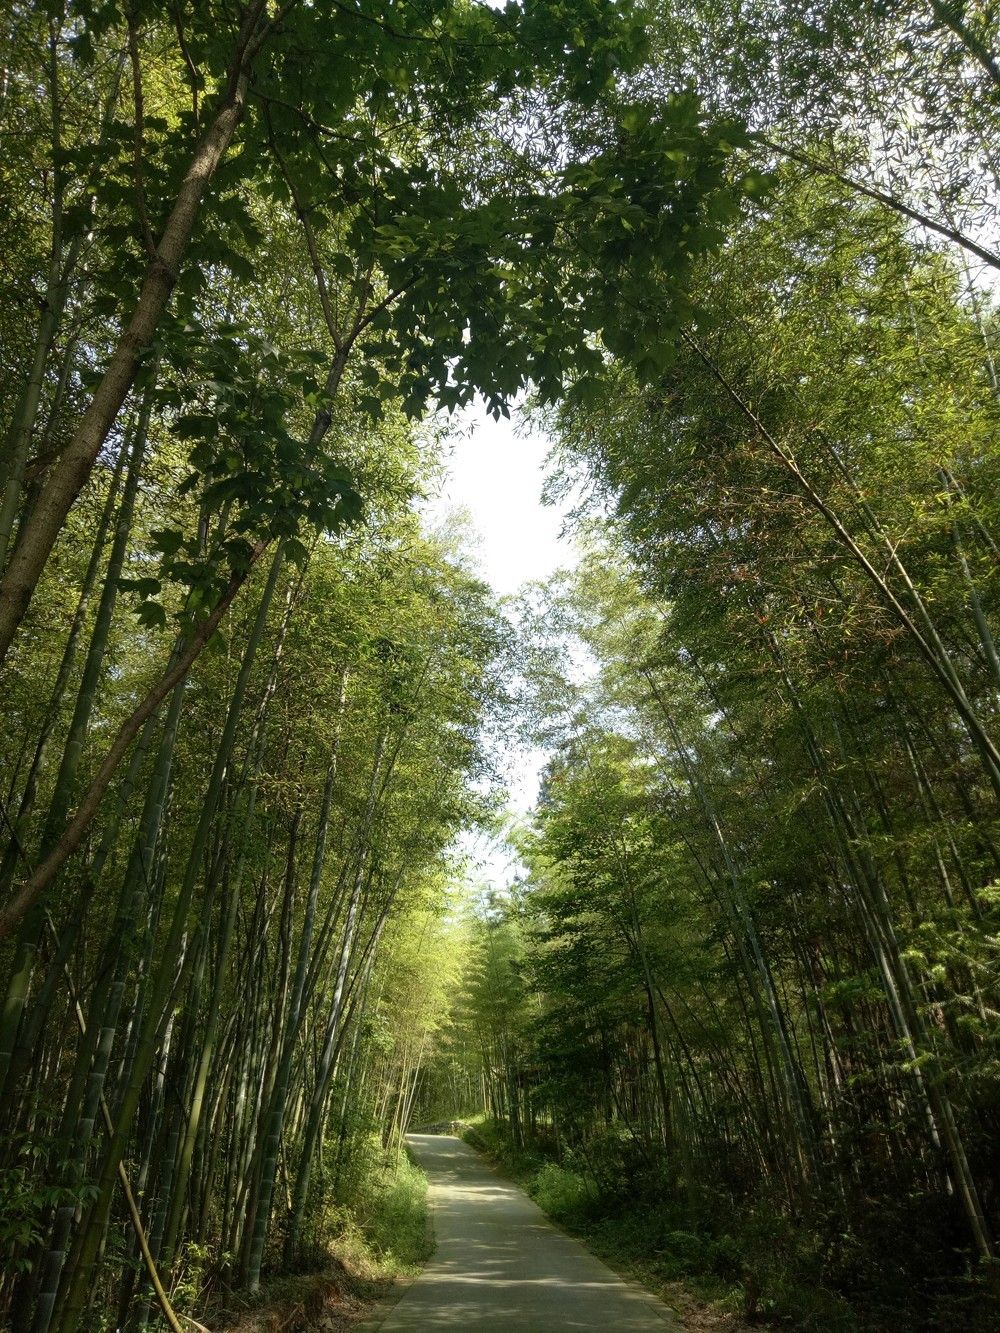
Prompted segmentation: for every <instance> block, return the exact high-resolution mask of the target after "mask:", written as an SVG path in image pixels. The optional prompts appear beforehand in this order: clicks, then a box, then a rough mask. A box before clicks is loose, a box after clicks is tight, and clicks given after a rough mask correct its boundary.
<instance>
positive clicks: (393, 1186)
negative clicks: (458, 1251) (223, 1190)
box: [198, 1149, 432, 1333]
mask: <svg viewBox="0 0 1000 1333" xmlns="http://www.w3.org/2000/svg"><path fill="white" fill-rule="evenodd" d="M320 1188H321V1189H322V1188H323V1186H322V1182H320ZM350 1188H351V1191H352V1200H353V1201H352V1204H351V1207H350V1208H344V1207H339V1206H336V1205H328V1206H326V1207H317V1208H316V1209H314V1210H313V1214H312V1221H311V1228H310V1236H309V1257H310V1264H309V1267H310V1271H309V1272H306V1273H302V1274H295V1275H290V1276H281V1277H273V1278H270V1279H269V1280H267V1281H265V1282H264V1283H262V1284H261V1289H260V1291H259V1292H258V1293H257V1294H256V1295H255V1296H250V1295H249V1294H248V1293H246V1292H240V1291H227V1292H224V1293H222V1294H220V1295H219V1296H218V1298H217V1299H216V1300H215V1301H213V1303H212V1305H211V1306H210V1307H209V1308H208V1309H207V1310H204V1311H203V1312H202V1313H201V1314H199V1315H198V1318H199V1319H200V1320H201V1321H202V1322H203V1323H205V1324H207V1325H208V1326H209V1327H211V1328H212V1329H213V1330H214V1331H215V1333H341V1330H346V1329H350V1328H352V1327H354V1326H355V1325H357V1324H358V1323H359V1322H360V1321H362V1320H364V1319H366V1318H367V1317H368V1315H369V1314H370V1313H371V1311H372V1308H373V1307H374V1306H375V1305H376V1304H377V1303H378V1302H379V1301H381V1300H383V1299H385V1297H386V1296H388V1295H389V1294H390V1292H391V1291H392V1290H393V1288H394V1287H396V1286H397V1285H398V1284H399V1283H401V1282H406V1281H408V1280H409V1279H412V1278H414V1277H415V1276H416V1275H417V1274H418V1273H419V1272H420V1270H421V1268H422V1267H423V1265H424V1264H425V1263H426V1261H427V1259H428V1257H429V1255H430V1251H431V1248H432V1246H431V1244H430V1242H429V1239H428V1228H427V1178H426V1176H425V1175H424V1173H423V1172H422V1171H421V1170H420V1168H419V1167H418V1166H417V1164H416V1163H415V1162H414V1161H413V1160H412V1158H411V1157H410V1156H409V1153H408V1152H407V1151H405V1150H404V1151H402V1152H401V1153H400V1154H399V1156H398V1157H396V1155H395V1154H394V1153H388V1154H387V1153H384V1152H382V1151H381V1149H379V1150H378V1152H377V1153H375V1154H373V1157H372V1158H371V1159H370V1166H369V1168H368V1169H367V1170H366V1171H365V1172H364V1173H363V1174H361V1175H360V1176H359V1177H358V1178H357V1179H355V1180H353V1181H351V1182H350Z"/></svg>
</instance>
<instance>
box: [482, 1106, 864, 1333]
mask: <svg viewBox="0 0 1000 1333" xmlns="http://www.w3.org/2000/svg"><path fill="white" fill-rule="evenodd" d="M462 1137H463V1139H464V1140H465V1142H466V1143H468V1144H469V1145H470V1147H473V1148H475V1149H477V1150H478V1151H479V1152H481V1153H483V1154H484V1155H485V1156H486V1157H487V1158H489V1160H490V1161H492V1162H493V1164H494V1165H495V1166H496V1167H497V1168H498V1169H499V1170H500V1171H501V1172H503V1174H505V1175H507V1176H509V1177H510V1178H511V1179H513V1180H514V1181H516V1183H517V1184H519V1185H520V1186H521V1187H522V1188H523V1189H524V1190H525V1191H526V1192H527V1193H528V1194H529V1195H530V1196H531V1197H532V1198H533V1199H534V1200H535V1202H536V1203H537V1204H538V1206H539V1207H540V1208H541V1209H542V1211H543V1212H545V1213H546V1214H547V1215H548V1216H549V1217H550V1218H551V1219H552V1220H553V1221H554V1222H556V1223H557V1224H558V1225H559V1226H561V1227H562V1228H563V1229H564V1230H566V1231H567V1232H569V1233H570V1234H571V1235H574V1236H576V1237H578V1238H579V1239H580V1240H582V1241H584V1243H585V1244H586V1245H587V1247H588V1248H589V1249H590V1250H591V1251H592V1252H593V1253H594V1254H596V1255H597V1256H598V1258H600V1259H603V1260H604V1262H605V1263H607V1264H608V1266H609V1267H610V1268H612V1269H613V1270H614V1271H615V1272H617V1273H620V1274H621V1275H622V1276H623V1277H628V1278H632V1279H634V1280H635V1281H637V1282H639V1283H640V1284H641V1285H642V1286H644V1287H646V1288H647V1289H648V1290H649V1291H652V1292H654V1293H655V1294H656V1295H658V1296H660V1297H661V1299H663V1300H664V1302H665V1303H666V1304H667V1305H668V1306H670V1307H671V1308H672V1309H673V1310H674V1311H675V1313H676V1314H677V1316H678V1318H679V1320H680V1321H681V1323H682V1325H683V1327H684V1328H685V1329H688V1330H691V1331H692V1333H694V1330H698V1333H740V1331H741V1330H749V1329H752V1328H761V1327H767V1326H771V1327H781V1328H786V1329H794V1330H796V1333H855V1330H857V1328H858V1323H857V1320H856V1318H855V1316H854V1314H853V1313H852V1311H851V1310H850V1308H849V1307H848V1306H847V1305H846V1303H845V1302H843V1301H842V1300H840V1299H839V1298H838V1297H837V1296H836V1295H834V1294H833V1293H832V1292H829V1291H826V1290H825V1289H823V1288H822V1287H821V1286H817V1285H814V1286H812V1287H807V1286H805V1285H804V1284H801V1283H799V1282H795V1281H793V1280H791V1279H790V1278H789V1277H788V1276H787V1273H786V1271H785V1265H784V1263H783V1256H782V1255H781V1253H780V1252H779V1251H780V1247H777V1246H772V1251H773V1252H772V1254H771V1255H770V1257H768V1256H767V1255H766V1253H765V1252H764V1251H765V1246H764V1243H763V1234H761V1236H760V1237H758V1236H757V1235H756V1234H754V1232H753V1231H750V1230H748V1231H747V1232H746V1233H745V1234H743V1235H741V1236H739V1237H736V1236H733V1235H728V1234H721V1235H719V1234H713V1233H712V1232H711V1231H710V1230H709V1229H708V1228H707V1227H698V1228H692V1225H691V1222H690V1219H689V1218H688V1217H685V1215H684V1211H683V1210H682V1209H681V1208H679V1207H678V1206H677V1205H675V1204H672V1203H669V1202H667V1201H664V1200H662V1199H656V1198H655V1197H652V1198H649V1197H647V1198H645V1199H643V1200H641V1201H640V1202H634V1201H630V1200H627V1199H625V1198H623V1197H622V1196H621V1195H620V1194H619V1195H618V1196H617V1197H616V1196H615V1195H614V1194H613V1193H611V1192H609V1191H607V1190H602V1189H601V1188H600V1186H599V1184H598V1182H597V1181H596V1180H595V1178H594V1176H593V1174H591V1173H590V1172H588V1171H586V1170H584V1169H574V1167H573V1166H568V1165H564V1164H560V1163H559V1162H556V1161H554V1160H553V1159H552V1157H551V1156H547V1155H545V1154H543V1153H541V1152H539V1151H538V1150H532V1149H517V1148H515V1147H514V1146H513V1145H512V1144H511V1142H510V1140H509V1138H508V1137H507V1135H506V1133H505V1129H504V1127H502V1126H499V1125H497V1124H495V1123H494V1122H492V1121H490V1120H488V1119H486V1118H485V1117H483V1118H476V1119H474V1120H471V1121H469V1122H467V1124H466V1126H465V1128H464V1130H463V1132H462Z"/></svg>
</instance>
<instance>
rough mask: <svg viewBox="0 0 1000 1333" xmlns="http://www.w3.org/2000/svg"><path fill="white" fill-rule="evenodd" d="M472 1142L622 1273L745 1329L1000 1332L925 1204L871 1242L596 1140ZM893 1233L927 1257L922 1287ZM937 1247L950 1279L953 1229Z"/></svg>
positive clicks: (817, 1216)
mask: <svg viewBox="0 0 1000 1333" xmlns="http://www.w3.org/2000/svg"><path fill="white" fill-rule="evenodd" d="M464 1138H465V1140H466V1142H468V1143H469V1144H470V1145H471V1146H472V1147H474V1148H477V1149H479V1151H481V1152H483V1153H485V1154H486V1155H487V1156H489V1157H490V1158H491V1159H492V1160H493V1161H494V1162H495V1163H496V1164H497V1165H498V1166H499V1167H500V1168H501V1170H503V1171H505V1172H506V1173H507V1174H509V1175H510V1176H512V1177H513V1178H514V1179H515V1180H517V1181H518V1183H519V1184H521V1185H522V1186H523V1188H524V1189H526V1190H527V1192H528V1193H529V1194H530V1195H531V1196H532V1198H534V1199H535V1201H536V1202H537V1203H538V1204H539V1206H540V1207H541V1208H542V1209H543V1210H544V1211H545V1212H546V1213H547V1214H548V1215H549V1216H550V1217H551V1218H553V1219H554V1220H555V1221H556V1222H558V1223H559V1224H560V1225H561V1226H563V1227H564V1228H565V1229H566V1230H568V1231H570V1232H572V1233H573V1234H575V1235H577V1236H579V1237H580V1238H581V1239H583V1240H584V1241H585V1242H586V1243H587V1245H588V1247H589V1248H590V1249H592V1250H593V1251H594V1253H595V1254H597V1255H599V1256H600V1257H601V1258H602V1259H604V1260H605V1261H606V1262H607V1263H608V1264H609V1265H610V1266H611V1267H612V1268H613V1269H615V1270H617V1271H619V1272H621V1273H623V1274H626V1275H628V1276H631V1277H634V1278H636V1279H637V1280H638V1281H640V1282H642V1283H643V1284H644V1285H645V1286H647V1287H648V1288H650V1289H652V1290H655V1291H659V1292H660V1293H661V1294H663V1295H664V1296H665V1297H666V1299H667V1300H668V1302H672V1303H673V1302H674V1301H675V1299H676V1297H677V1294H678V1293H677V1291H676V1289H675V1288H676V1284H678V1283H682V1284H683V1286H684V1288H685V1289H686V1290H687V1291H689V1292H692V1293H693V1294H694V1295H695V1296H697V1297H698V1298H700V1299H701V1300H703V1301H706V1302H708V1303H709V1304H710V1305H711V1306H712V1307H713V1308H714V1309H717V1310H718V1311H720V1312H727V1313H728V1314H729V1315H730V1316H731V1317H732V1318H733V1319H740V1320H741V1321H745V1323H743V1324H741V1325H740V1326H746V1325H753V1324H757V1325H769V1326H772V1327H777V1328H783V1329H788V1330H794V1331H795V1333H898V1330H900V1329H903V1328H905V1329H907V1331H908V1333H917V1330H918V1329H919V1330H927V1333H930V1331H931V1330H934V1333H937V1331H938V1330H949V1331H950V1330H955V1333H958V1330H961V1331H962V1333H990V1331H991V1330H995V1329H996V1328H998V1327H1000V1305H998V1302H997V1296H996V1292H995V1291H993V1290H992V1289H991V1287H990V1285H989V1284H988V1283H987V1281H986V1280H985V1278H984V1277H982V1276H980V1275H976V1274H973V1273H969V1274H967V1275H965V1276H964V1277H963V1278H960V1279H958V1280H956V1279H954V1278H951V1279H950V1280H949V1279H946V1278H944V1277H939V1276H938V1274H937V1272H936V1271H935V1269H934V1263H933V1258H932V1256H933V1254H934V1237H933V1235H926V1234H923V1233H921V1232H920V1230H919V1228H920V1227H921V1226H924V1227H926V1226H927V1225H928V1223H927V1220H926V1219H924V1218H923V1217H922V1214H921V1213H920V1212H919V1210H918V1209H916V1208H914V1211H913V1215H912V1216H908V1217H905V1218H904V1217H896V1216H893V1217H889V1216H887V1215H886V1212H885V1211H884V1210H883V1209H880V1210H879V1211H878V1212H877V1213H873V1216H872V1231H871V1233H870V1234H868V1235H863V1236H859V1235H856V1234H854V1233H851V1232H849V1231H847V1230H846V1229H844V1228H843V1226H842V1225H839V1226H838V1224H837V1220H836V1216H835V1215H834V1214H833V1212H832V1211H829V1212H827V1213H824V1211H823V1208H822V1206H821V1204H818V1205H817V1208H816V1210H815V1212H814V1215H813V1216H812V1217H811V1218H809V1219H808V1220H807V1219H805V1218H799V1219H796V1220H794V1221H793V1220H792V1219H790V1218H788V1217H787V1216H786V1215H784V1214H783V1213H782V1212H781V1211H780V1209H778V1208H776V1207H775V1206H773V1205H772V1204H769V1203H768V1202H767V1201H765V1200H760V1199H758V1200H755V1201H754V1202H753V1203H752V1204H751V1205H748V1206H747V1207H746V1208H745V1209H743V1210H742V1211H741V1212H740V1211H737V1210H735V1209H734V1208H733V1206H732V1203H731V1201H730V1200H728V1199H724V1198H722V1197H721V1195H717V1194H716V1193H715V1192H714V1191H713V1187H712V1184H711V1182H704V1181H703V1182H700V1183H699V1186H698V1189H697V1191H695V1190H693V1189H690V1188H689V1189H688V1190H687V1191H686V1193H685V1195H684V1197H683V1198H681V1197H679V1195H680V1191H678V1189H677V1187H676V1181H673V1180H671V1179H670V1178H669V1177H668V1176H667V1175H666V1174H662V1175H657V1174H655V1173H653V1172H651V1171H650V1169H649V1168H648V1166H644V1165H643V1164H642V1163H641V1162H640V1161H639V1159H638V1157H637V1155H636V1154H634V1153H632V1152H631V1150H630V1145H629V1144H628V1143H627V1142H622V1141H619V1142H617V1143H603V1142H595V1143H592V1144H590V1145H588V1150H587V1152H586V1153H585V1154H584V1153H581V1152H579V1151H578V1152H575V1153H574V1152H569V1151H566V1150H565V1149H564V1150H563V1152H562V1155H561V1157H560V1158H559V1160H556V1156H555V1152H554V1148H553V1147H550V1146H549V1145H542V1144H534V1145H531V1146H528V1147H525V1148H516V1147H514V1146H513V1145H512V1143H511V1142H510V1139H509V1136H508V1135H507V1133H506V1130H505V1127H504V1126H503V1125H502V1124H498V1123H495V1122H491V1121H488V1120H485V1119H484V1120H477V1121H475V1122H473V1123H472V1124H470V1126H469V1127H468V1129H467V1130H466V1132H465V1134H464ZM880 1228H881V1230H882V1232H883V1235H882V1238H881V1239H880V1238H879V1234H878V1232H879V1230H880ZM894 1237H903V1238H905V1239H906V1240H907V1241H908V1242H910V1243H911V1244H912V1246H913V1247H916V1248H920V1249H921V1250H922V1251H923V1252H925V1253H927V1254H928V1256H929V1258H928V1260H927V1263H926V1265H925V1272H924V1274H923V1286H922V1287H921V1288H917V1287H916V1286H915V1284H914V1280H913V1277H912V1264H911V1263H910V1256H909V1254H908V1253H907V1252H906V1251H905V1250H904V1247H903V1246H902V1245H900V1244H898V1243H897V1242H896V1241H895V1240H894V1239H893V1238H894ZM937 1251H938V1255H939V1263H940V1267H941V1269H942V1271H943V1270H944V1268H945V1263H946V1261H947V1260H948V1259H949V1258H950V1256H949V1255H948V1253H947V1247H946V1233H945V1232H944V1230H943V1229H942V1230H941V1231H939V1232H938V1242H937ZM730 1326H731V1325H730Z"/></svg>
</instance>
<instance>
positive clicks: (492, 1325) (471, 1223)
mask: <svg viewBox="0 0 1000 1333" xmlns="http://www.w3.org/2000/svg"><path fill="white" fill-rule="evenodd" d="M407 1142H408V1143H409V1145H410V1147H411V1148H412V1149H413V1152H414V1155H415V1156H416V1158H417V1161H418V1162H419V1163H420V1165H421V1166H422V1167H423V1168H424V1170H425V1171H426V1172H427V1176H428V1179H429V1180H430V1201H431V1207H432V1209H433V1212H432V1217H433V1223H434V1239H435V1241H436V1244H437V1248H436V1249H435V1251H434V1254H433V1256H432V1257H431V1260H430V1263H429V1264H428V1265H427V1267H426V1268H425V1269H424V1271H423V1273H421V1275H420V1277H418V1278H417V1280H416V1282H414V1283H413V1285H412V1286H411V1287H409V1288H408V1289H407V1290H406V1292H405V1293H404V1295H403V1297H402V1299H401V1300H400V1301H399V1303H398V1304H397V1305H396V1306H395V1307H394V1308H393V1310H392V1311H391V1313H390V1314H389V1316H388V1318H386V1320H385V1321H384V1322H383V1323H382V1324H380V1325H379V1333H418V1330H424V1329H438V1328H450V1329H455V1330H457V1329H462V1330H468V1333H477V1331H478V1330H480V1329H482V1330H494V1331H495V1333H499V1330H501V1329H502V1330H504V1333H556V1330H564V1329H566V1330H568V1329H577V1330H589V1331H591V1333H596V1330H601V1331H602V1333H669V1330H670V1329H672V1328H673V1329H676V1328H677V1324H676V1323H675V1322H674V1321H673V1319H672V1316H671V1314H670V1312H669V1311H668V1310H667V1308H666V1306H665V1305H662V1304H661V1303H660V1302H659V1301H657V1300H655V1299H654V1297H652V1296H650V1295H647V1294H646V1293H645V1292H643V1291H641V1290H640V1289H639V1288H638V1287H634V1286H632V1285H631V1284H630V1283H627V1282H623V1281H622V1279H621V1278H620V1277H618V1276H617V1274H615V1273H612V1271H611V1269H610V1268H606V1267H605V1265H604V1264H602V1263H601V1262H600V1260H599V1259H595V1258H594V1256H593V1255H592V1254H591V1253H590V1252H589V1251H588V1250H586V1249H585V1248H584V1247H583V1246H582V1245H581V1244H579V1242H578V1241H575V1240H572V1239H571V1238H570V1237H569V1236H565V1235H563V1233H562V1232H561V1231H557V1230H556V1228H555V1227H553V1226H552V1225H551V1224H550V1223H549V1222H548V1220H547V1219H546V1217H545V1214H544V1213H543V1212H542V1211H541V1210H540V1209H539V1208H538V1207H536V1205H535V1204H534V1203H532V1201H531V1200H530V1199H529V1198H528V1196H527V1195H526V1194H525V1193H524V1191H523V1190H519V1189H518V1188H517V1187H516V1186H515V1185H511V1184H509V1183H508V1182H507V1181H505V1180H502V1179H501V1178H500V1177H499V1176H497V1175H496V1174H495V1173H494V1172H493V1171H491V1170H490V1169H489V1167H487V1166H486V1164H485V1163H484V1162H483V1159H482V1158H481V1157H480V1156H479V1154H478V1153H475V1152H473V1151H472V1149H471V1148H469V1147H467V1146H466V1144H464V1143H463V1142H462V1141H461V1139H457V1138H454V1137H452V1136H451V1135H445V1134H411V1135H409V1137H408V1139H407Z"/></svg>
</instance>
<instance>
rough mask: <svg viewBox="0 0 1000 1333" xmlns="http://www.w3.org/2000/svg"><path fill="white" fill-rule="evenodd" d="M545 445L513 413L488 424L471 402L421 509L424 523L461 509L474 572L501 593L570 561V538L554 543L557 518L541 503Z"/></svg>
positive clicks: (556, 513) (483, 413) (479, 406)
mask: <svg viewBox="0 0 1000 1333" xmlns="http://www.w3.org/2000/svg"><path fill="white" fill-rule="evenodd" d="M548 449H549V444H548V441H547V440H546V438H545V437H544V435H542V434H540V433H539V432H537V431H535V432H531V433H528V431H527V430H526V428H525V426H524V425H523V424H522V423H519V422H518V421H517V420H516V418H515V420H513V421H508V420H507V419H506V418H505V417H501V418H500V420H499V421H494V420H493V418H492V417H491V416H489V415H488V414H487V412H486V411H485V410H484V408H483V406H482V404H481V403H476V404H475V406H473V407H470V408H468V409H466V411H465V412H464V414H463V415H462V416H461V417H460V418H459V425H458V430H457V431H456V433H455V438H454V440H453V441H452V442H451V458H450V466H449V475H448V478H447V480H446V481H445V483H444V485H443V487H442V490H441V494H440V495H439V496H437V497H435V499H434V500H433V501H432V502H431V504H430V505H429V507H428V518H429V519H430V521H431V522H432V523H433V522H434V521H436V520H438V519H441V518H444V517H445V516H446V515H447V514H448V513H449V512H450V511H454V510H456V509H458V510H462V509H464V510H466V511H467V512H468V514H469V517H470V519H471V521H472V527H473V529H474V530H475V532H476V533H477V534H478V536H479V544H478V546H477V548H476V555H477V557H478V560H479V563H480V566H481V569H482V574H483V576H484V578H485V579H486V580H487V581H488V582H489V583H490V584H492V586H493V588H494V589H495V590H496V591H497V592H498V593H501V594H503V595H509V594H511V593H515V592H517V590H518V588H520V586H521V585H522V584H523V583H527V582H528V581H530V580H535V579H545V578H547V577H548V576H549V575H550V574H551V573H552V572H553V571H554V570H555V569H556V568H558V566H560V565H565V564H568V563H570V562H571V561H572V559H573V555H572V545H571V543H570V542H568V541H560V540H559V531H560V528H561V526H562V515H561V514H560V513H559V511H558V510H557V509H551V508H549V507H547V506H545V505H543V504H542V502H541V490H542V484H543V482H544V480H545V456H546V454H547V453H548Z"/></svg>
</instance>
